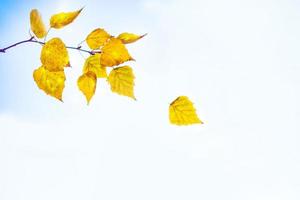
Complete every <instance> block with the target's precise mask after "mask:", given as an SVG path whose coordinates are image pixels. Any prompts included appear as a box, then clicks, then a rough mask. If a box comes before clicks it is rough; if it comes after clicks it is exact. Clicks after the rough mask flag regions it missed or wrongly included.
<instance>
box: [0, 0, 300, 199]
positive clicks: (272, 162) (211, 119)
mask: <svg viewBox="0 0 300 200" xmlns="http://www.w3.org/2000/svg"><path fill="white" fill-rule="evenodd" d="M7 3H9V4H7ZM82 6H85V9H84V12H83V13H81V15H80V16H79V18H78V19H77V20H76V21H75V22H74V23H72V24H71V25H69V26H68V27H66V28H64V29H62V30H53V31H51V33H50V35H49V38H51V37H54V36H59V37H61V38H62V39H63V40H64V41H65V43H66V44H68V45H77V43H78V42H80V41H82V40H83V39H84V38H85V37H86V35H87V34H88V33H89V32H90V31H92V30H93V29H94V28H98V27H102V28H105V29H106V30H107V31H108V32H110V33H111V34H114V35H116V34H118V33H120V32H123V31H131V32H134V33H138V34H143V33H148V35H147V37H145V38H143V40H141V41H139V42H137V43H135V44H131V45H129V47H128V48H129V51H130V52H131V54H132V55H133V56H134V58H135V59H136V62H135V63H132V64H130V65H131V66H132V68H133V70H134V73H135V75H136V88H135V91H136V97H137V99H138V101H132V100H130V99H128V98H125V97H122V96H118V95H116V94H113V93H111V92H110V90H109V87H108V85H107V83H106V82H105V81H104V80H101V81H99V83H98V87H97V92H96V95H95V97H94V98H93V100H92V101H91V104H90V106H87V105H86V102H85V98H84V96H83V95H82V94H81V93H80V92H79V91H78V89H77V86H76V80H77V78H78V76H79V75H80V73H81V68H82V65H83V62H84V59H83V58H82V57H81V56H80V55H79V54H78V53H77V52H74V51H70V57H71V63H72V65H73V68H72V69H67V70H66V75H67V82H66V88H65V91H64V102H65V103H60V102H59V101H57V100H55V99H53V98H51V97H49V96H47V95H45V94H44V93H43V92H42V91H40V90H39V89H38V88H37V87H36V85H35V83H34V81H33V79H32V72H33V70H34V69H35V68H37V67H39V65H40V61H39V54H40V46H38V45H35V44H28V45H24V46H20V47H17V48H14V49H11V50H10V51H8V52H7V53H6V54H1V55H0V92H1V98H0V160H1V164H0V199H1V200H40V199H43V200H48V199H49V200H50V199H51V200H53V199H55V200H66V199H73V200H77V199H78V200H79V199H86V200H90V199H91V200H96V199H97V200H98V199H105V200H117V199H118V200H119V199H130V200H135V199H139V200H140V199H149V200H150V199H151V200H153V199H158V200H160V199H161V200H165V199H172V200H183V199H184V200H186V199H188V200H199V199H205V200H219V199H226V200H241V199H243V200H253V199H255V200H269V199H270V200H286V199H289V200H299V199H300V184H299V180H300V173H299V168H300V157H299V154H300V147H299V142H300V136H299V133H300V124H299V120H300V106H299V102H300V95H299V88H300V79H299V77H300V69H299V67H300V59H299V52H300V40H299V35H300V27H299V23H300V12H299V10H300V4H299V2H298V1H296V0H287V1H280V0H251V1H250V0H249V1H248V0H244V1H241V0H227V1H223V0H173V1H171V0H170V1H158V0H156V1H152V0H142V1H97V0H91V1H83V0H79V1H71V0H70V1H67V0H59V1H58V0H54V1H51V2H50V1H46V0H44V1H1V6H0V9H1V10H0V11H1V13H2V15H1V16H2V17H1V19H0V26H1V29H0V34H1V40H0V46H1V47H2V46H6V45H8V44H11V43H13V42H16V41H19V40H22V39H26V38H28V29H29V19H28V15H29V12H30V10H31V9H32V8H38V9H39V10H40V11H41V13H42V15H43V18H44V20H45V21H47V20H48V19H49V17H50V16H51V15H52V14H53V13H56V12H60V11H69V10H75V9H78V8H80V7H82ZM179 95H187V96H189V97H190V98H191V99H192V100H193V101H194V103H195V106H196V108H197V110H198V114H199V116H200V118H201V119H202V120H203V121H204V122H205V124H204V125H200V126H191V127H175V126H172V125H170V124H169V122H168V103H170V102H171V101H172V100H173V99H174V98H175V97H177V96H179Z"/></svg>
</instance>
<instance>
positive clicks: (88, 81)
mask: <svg viewBox="0 0 300 200" xmlns="http://www.w3.org/2000/svg"><path fill="white" fill-rule="evenodd" d="M77 85H78V88H79V90H80V91H81V92H82V93H83V94H84V95H85V98H86V100H87V102H88V104H89V102H90V100H91V99H92V97H93V96H94V94H95V91H96V85H97V77H96V74H95V73H94V72H91V71H89V72H87V73H84V74H83V75H81V76H80V77H79V78H78V80H77Z"/></svg>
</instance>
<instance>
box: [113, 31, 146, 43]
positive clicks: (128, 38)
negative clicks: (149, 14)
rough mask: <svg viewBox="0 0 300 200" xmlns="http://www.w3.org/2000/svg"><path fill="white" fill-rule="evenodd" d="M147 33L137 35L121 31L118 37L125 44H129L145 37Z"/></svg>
mask: <svg viewBox="0 0 300 200" xmlns="http://www.w3.org/2000/svg"><path fill="white" fill-rule="evenodd" d="M146 35H147V34H144V35H136V34H133V33H126V32H125V33H121V34H120V35H119V36H118V37H117V38H118V39H120V40H121V41H122V43H123V44H129V43H133V42H135V41H137V40H139V39H141V38H143V37H145V36H146Z"/></svg>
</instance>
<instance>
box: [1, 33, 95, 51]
mask: <svg viewBox="0 0 300 200" xmlns="http://www.w3.org/2000/svg"><path fill="white" fill-rule="evenodd" d="M29 42H31V43H38V44H41V45H44V44H45V42H41V41H38V40H36V39H35V37H34V36H32V37H31V38H29V39H28V40H23V41H20V42H17V43H15V44H12V45H10V46H8V47H5V48H3V49H0V53H6V50H8V49H10V48H13V47H16V46H18V45H20V44H23V43H29ZM66 48H67V49H75V50H78V51H82V52H85V53H89V54H90V55H95V54H96V53H101V51H94V50H91V51H89V50H85V49H81V46H78V47H70V46H66Z"/></svg>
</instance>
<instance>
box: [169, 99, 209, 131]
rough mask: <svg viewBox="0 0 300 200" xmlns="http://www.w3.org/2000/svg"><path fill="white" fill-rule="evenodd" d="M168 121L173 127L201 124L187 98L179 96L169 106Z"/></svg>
mask: <svg viewBox="0 0 300 200" xmlns="http://www.w3.org/2000/svg"><path fill="white" fill-rule="evenodd" d="M169 119H170V122H171V123H172V124H175V125H179V126H180V125H191V124H203V122H202V121H201V120H200V119H199V118H198V116H197V113H196V109H195V108H194V106H193V103H192V102H191V101H190V100H189V98H188V97H187V96H179V97H178V98H177V99H175V100H174V101H173V102H172V103H171V104H170V106H169Z"/></svg>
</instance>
